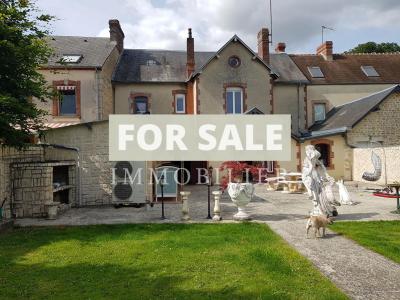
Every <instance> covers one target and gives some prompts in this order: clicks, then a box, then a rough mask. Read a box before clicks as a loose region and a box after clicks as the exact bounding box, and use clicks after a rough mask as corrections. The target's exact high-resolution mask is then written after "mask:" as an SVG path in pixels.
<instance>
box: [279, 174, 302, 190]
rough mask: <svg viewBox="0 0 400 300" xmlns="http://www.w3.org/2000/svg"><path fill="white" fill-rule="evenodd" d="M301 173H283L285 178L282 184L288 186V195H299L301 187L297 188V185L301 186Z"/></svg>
mask: <svg viewBox="0 0 400 300" xmlns="http://www.w3.org/2000/svg"><path fill="white" fill-rule="evenodd" d="M301 175H302V174H301V173H296V172H292V173H285V174H284V175H283V176H284V177H285V180H284V183H286V184H287V185H288V191H285V192H289V193H299V192H301V187H300V188H299V185H300V186H302V181H301Z"/></svg>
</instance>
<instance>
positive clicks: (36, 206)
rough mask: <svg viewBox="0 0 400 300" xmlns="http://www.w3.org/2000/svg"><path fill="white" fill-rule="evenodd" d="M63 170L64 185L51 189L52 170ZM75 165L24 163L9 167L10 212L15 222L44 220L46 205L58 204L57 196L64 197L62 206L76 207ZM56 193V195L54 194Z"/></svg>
mask: <svg viewBox="0 0 400 300" xmlns="http://www.w3.org/2000/svg"><path fill="white" fill-rule="evenodd" d="M60 166H65V167H67V168H68V172H66V175H67V176H66V179H67V182H65V183H64V185H63V186H61V187H58V188H57V189H56V188H55V187H54V186H53V181H54V180H53V179H54V178H53V170H54V168H57V167H60ZM75 173H76V172H75V162H74V161H72V162H26V163H13V164H11V178H12V183H11V184H12V190H13V209H14V212H15V216H16V217H17V218H26V217H46V216H47V211H46V207H45V204H46V202H53V201H58V200H59V199H56V198H57V195H59V193H61V192H65V193H67V198H68V200H66V199H65V202H64V203H63V204H66V205H67V206H68V207H70V206H75V204H76V203H75V190H76V181H75ZM56 190H57V192H56Z"/></svg>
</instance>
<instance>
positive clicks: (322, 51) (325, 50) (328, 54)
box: [317, 41, 333, 60]
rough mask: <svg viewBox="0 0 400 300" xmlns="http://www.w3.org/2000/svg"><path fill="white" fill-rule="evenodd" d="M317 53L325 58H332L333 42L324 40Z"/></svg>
mask: <svg viewBox="0 0 400 300" xmlns="http://www.w3.org/2000/svg"><path fill="white" fill-rule="evenodd" d="M317 54H318V55H322V56H323V57H324V59H325V60H333V43H332V42H331V41H326V42H325V43H323V44H322V45H321V46H319V47H318V49H317Z"/></svg>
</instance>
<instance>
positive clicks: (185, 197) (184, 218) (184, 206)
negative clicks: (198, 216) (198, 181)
mask: <svg viewBox="0 0 400 300" xmlns="http://www.w3.org/2000/svg"><path fill="white" fill-rule="evenodd" d="M180 194H181V197H182V221H189V220H190V217H189V204H188V198H189V196H190V194H191V192H181V193H180Z"/></svg>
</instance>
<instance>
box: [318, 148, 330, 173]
mask: <svg viewBox="0 0 400 300" xmlns="http://www.w3.org/2000/svg"><path fill="white" fill-rule="evenodd" d="M315 149H316V150H317V151H318V152H319V153H321V158H320V160H321V161H322V163H323V164H324V166H325V167H326V168H329V167H330V166H331V146H330V145H329V144H316V145H315Z"/></svg>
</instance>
